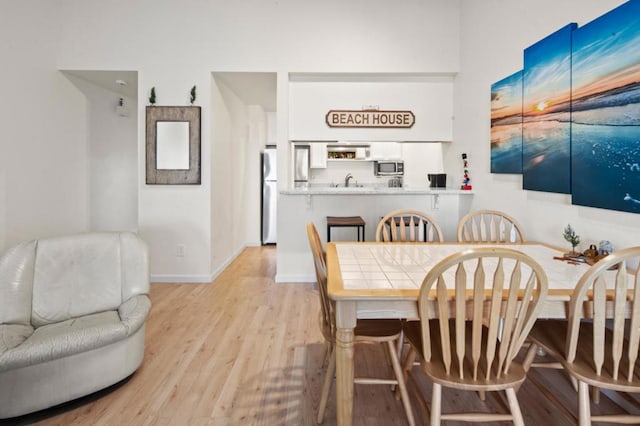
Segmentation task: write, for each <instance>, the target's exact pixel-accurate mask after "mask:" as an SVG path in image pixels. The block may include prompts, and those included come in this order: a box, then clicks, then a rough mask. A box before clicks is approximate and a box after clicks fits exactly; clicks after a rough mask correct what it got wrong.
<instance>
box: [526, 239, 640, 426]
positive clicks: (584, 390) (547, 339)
mask: <svg viewBox="0 0 640 426" xmlns="http://www.w3.org/2000/svg"><path fill="white" fill-rule="evenodd" d="M639 262H640V247H632V248H628V249H624V250H619V251H617V252H615V253H613V254H611V255H609V256H607V257H605V258H603V259H601V260H600V261H599V262H597V263H595V264H594V265H593V266H591V268H589V270H588V271H587V272H585V273H584V274H583V275H582V277H581V278H580V280H579V281H578V284H577V285H576V287H575V289H574V292H573V294H572V296H571V302H570V304H569V315H568V318H567V320H544V321H538V323H536V325H535V326H534V327H533V329H532V331H531V333H530V335H529V340H530V341H531V342H532V345H531V348H530V349H529V351H528V353H527V356H526V357H525V362H524V363H525V369H526V368H528V366H529V365H530V363H531V360H532V359H533V358H534V355H535V352H536V350H537V348H542V349H543V350H544V351H545V352H546V353H547V354H550V355H552V356H553V357H555V358H556V359H558V360H559V361H560V362H561V364H562V367H563V368H564V369H565V370H566V371H567V373H569V375H570V376H571V377H572V378H574V379H575V380H577V382H578V420H579V424H580V425H590V424H591V422H592V421H598V422H612V423H626V424H640V416H637V415H636V416H634V415H631V414H628V413H623V414H611V415H599V416H592V415H591V404H590V402H589V386H592V387H593V388H594V390H595V389H610V390H612V391H618V392H629V393H640V363H639V362H638V355H639V351H638V348H639V347H640V264H639ZM608 318H609V319H608Z"/></svg>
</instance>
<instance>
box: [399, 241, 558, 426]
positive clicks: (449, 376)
mask: <svg viewBox="0 0 640 426" xmlns="http://www.w3.org/2000/svg"><path fill="white" fill-rule="evenodd" d="M546 295H547V276H546V274H545V272H544V271H543V269H542V267H541V266H540V265H539V264H538V263H537V262H536V261H535V260H533V259H532V258H531V257H529V256H528V255H526V254H525V253H522V252H520V251H516V250H512V249H507V248H496V247H479V248H475V249H469V250H464V251H461V252H458V253H455V254H453V255H451V256H449V257H447V258H445V259H443V260H442V261H440V262H439V263H438V264H437V265H436V266H434V267H433V268H432V269H431V270H430V271H429V272H428V273H427V275H426V277H425V279H424V280H423V282H422V287H421V288H420V293H419V298H418V313H419V317H420V321H419V322H407V323H406V324H405V336H406V338H407V340H408V341H409V343H410V344H411V350H410V351H409V353H408V355H407V358H406V362H405V365H404V370H405V374H407V375H408V374H409V372H411V371H412V367H413V363H414V360H415V356H416V354H420V357H421V361H420V368H419V369H418V370H419V371H422V372H423V373H424V374H425V375H426V376H427V378H429V379H430V381H431V382H432V383H433V391H432V397H431V415H430V417H431V424H432V425H439V424H440V422H441V421H442V420H458V421H465V422H486V421H507V420H511V421H513V423H514V424H516V425H523V424H524V422H523V418H522V413H521V411H520V406H519V404H518V399H517V397H516V392H515V387H516V386H518V385H519V384H520V383H522V382H523V381H524V379H525V377H526V372H525V370H524V368H523V366H522V365H521V364H520V363H519V362H517V361H516V360H514V358H515V357H516V355H517V354H518V351H519V350H520V348H521V346H522V344H523V343H524V341H525V338H526V337H527V334H528V333H529V330H530V329H531V327H532V326H533V324H534V322H535V320H536V317H537V316H538V313H539V312H540V309H541V308H542V303H541V302H543V301H544V299H545V297H546ZM434 301H435V306H436V307H435V308H433V306H434ZM434 309H435V311H434ZM413 370H416V369H413ZM443 386H444V387H448V388H454V389H459V390H466V391H477V392H480V393H482V394H484V392H490V391H503V390H504V391H505V393H506V396H507V401H508V404H509V409H510V412H509V413H507V414H502V413H484V412H483V413H468V412H467V413H462V412H458V413H451V412H448V413H442V387H443Z"/></svg>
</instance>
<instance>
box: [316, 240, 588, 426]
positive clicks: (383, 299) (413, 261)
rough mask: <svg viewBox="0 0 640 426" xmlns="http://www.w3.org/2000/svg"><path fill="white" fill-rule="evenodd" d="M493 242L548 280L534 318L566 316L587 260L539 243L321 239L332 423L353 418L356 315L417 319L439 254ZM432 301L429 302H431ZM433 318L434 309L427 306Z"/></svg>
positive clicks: (344, 421)
mask: <svg viewBox="0 0 640 426" xmlns="http://www.w3.org/2000/svg"><path fill="white" fill-rule="evenodd" d="M480 246H482V247H490V246H499V247H506V248H512V249H515V250H519V251H522V252H524V253H526V254H528V255H529V256H531V257H532V258H533V259H534V260H536V261H537V262H538V263H539V264H540V265H541V266H542V267H543V269H544V270H545V272H546V274H547V277H548V279H549V293H548V296H547V298H546V299H545V301H544V304H543V308H542V311H541V313H540V315H539V316H538V317H539V318H566V316H567V312H568V307H569V299H570V296H571V294H572V292H573V289H574V287H575V285H576V283H577V282H578V280H579V279H580V277H581V276H582V274H583V273H584V272H586V271H587V269H588V268H589V266H588V265H586V264H582V263H578V262H567V261H563V260H558V259H554V257H562V255H563V253H562V252H561V251H560V250H558V249H556V248H553V247H551V246H548V245H545V244H539V243H522V244H484V243H483V244H470V243H428V244H425V243H394V244H389V243H374V242H370V243H354V242H331V243H328V244H327V274H328V275H327V280H328V293H329V297H330V298H331V299H332V300H333V301H334V302H335V307H336V328H337V334H336V389H337V398H336V401H337V424H338V425H341V426H343V425H351V424H352V422H353V377H354V367H353V356H354V327H355V325H356V320H357V319H358V318H408V319H417V318H418V303H417V300H418V293H419V291H420V286H421V284H422V280H423V279H424V277H425V276H426V274H427V272H428V271H429V270H430V269H431V268H432V267H433V266H434V265H435V264H437V263H438V262H439V261H440V260H442V259H444V258H445V257H447V256H449V255H451V254H453V253H456V252H459V251H462V250H466V249H470V248H474V247H480ZM434 306H435V305H434ZM433 315H434V317H435V309H434V310H433Z"/></svg>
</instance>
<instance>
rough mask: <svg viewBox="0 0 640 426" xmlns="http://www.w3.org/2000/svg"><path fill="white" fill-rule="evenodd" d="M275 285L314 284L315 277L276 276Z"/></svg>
mask: <svg viewBox="0 0 640 426" xmlns="http://www.w3.org/2000/svg"><path fill="white" fill-rule="evenodd" d="M275 281H276V283H278V284H279V283H315V282H316V277H315V275H282V274H276V277H275Z"/></svg>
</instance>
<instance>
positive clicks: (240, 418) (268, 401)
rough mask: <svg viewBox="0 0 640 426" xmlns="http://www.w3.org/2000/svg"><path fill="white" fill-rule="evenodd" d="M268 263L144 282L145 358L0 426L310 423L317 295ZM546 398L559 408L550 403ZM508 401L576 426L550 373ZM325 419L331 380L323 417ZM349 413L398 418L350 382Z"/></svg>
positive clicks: (564, 389) (376, 359)
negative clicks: (197, 279) (80, 394)
mask: <svg viewBox="0 0 640 426" xmlns="http://www.w3.org/2000/svg"><path fill="white" fill-rule="evenodd" d="M275 264H276V249H275V248H274V247H255V248H248V249H246V250H245V251H244V252H243V253H242V254H241V255H240V256H239V257H238V258H237V259H236V260H235V261H234V262H233V263H232V264H231V265H230V266H229V268H227V269H226V270H225V271H224V272H223V273H222V274H221V275H220V276H219V277H218V278H217V279H216V280H215V281H214V282H213V283H212V284H210V285H200V284H153V285H152V287H151V300H152V303H153V307H152V311H151V315H150V317H149V320H148V322H147V336H146V350H145V358H144V361H143V364H142V366H141V367H140V369H139V370H138V371H137V372H136V373H135V374H134V375H133V376H131V377H130V378H129V379H127V380H125V381H123V382H121V383H120V384H118V385H115V386H113V387H111V388H109V389H106V390H104V391H101V392H98V393H97V394H94V395H91V396H89V397H85V398H82V399H80V400H77V401H74V402H72V403H69V404H66V405H63V406H60V407H56V408H52V409H49V410H44V411H42V412H39V413H35V414H32V415H29V416H25V417H22V418H17V419H10V420H5V421H0V425H8V424H11V425H14V424H40V425H89V424H91V425H220V426H222V425H311V424H314V419H315V414H316V410H317V407H318V402H319V400H320V389H321V387H322V377H323V376H322V373H323V370H322V362H323V356H324V346H323V344H322V342H323V338H322V336H321V334H320V331H319V329H318V322H317V321H318V309H319V302H318V295H317V292H316V290H315V288H314V285H311V284H275V283H274V281H273V278H274V275H275ZM385 356H386V355H385V353H384V351H383V350H382V348H381V346H380V345H372V346H362V345H360V346H357V347H356V362H355V365H356V374H357V375H358V374H366V373H367V372H369V371H379V370H380V369H381V368H386V367H384V366H386V365H388V363H387V362H386V359H385ZM381 366H383V367H381ZM388 373H389V374H391V371H390V369H389V371H388ZM417 387H418V389H419V391H420V392H422V393H423V394H424V395H425V396H426V397H427V398H429V396H430V386H429V384H428V383H427V382H426V380H424V379H421V378H418V379H417ZM448 391H449V390H445V391H444V394H443V401H444V403H443V411H446V410H447V409H448V408H454V407H455V408H460V407H462V406H464V407H472V408H473V409H475V410H500V409H502V408H503V407H504V406H505V400H504V398H502V397H499V396H498V397H496V396H494V395H493V394H489V395H488V396H487V399H486V401H484V402H483V401H481V400H480V399H479V398H478V397H477V396H476V394H474V393H470V392H460V391H449V392H448ZM410 392H412V388H411V387H410ZM545 393H550V394H553V395H555V396H556V397H557V398H559V399H560V400H561V402H562V403H563V404H561V405H557V404H553V403H551V402H549V401H548V399H547V398H545ZM412 398H413V397H412ZM518 398H519V400H520V405H521V407H522V411H523V414H524V417H525V422H526V424H527V425H545V426H549V425H574V424H576V420H575V414H576V406H577V405H576V401H577V399H576V398H577V397H576V394H575V392H574V391H573V389H572V388H571V385H570V383H569V381H568V380H567V379H566V378H565V377H564V376H563V373H562V372H560V371H554V370H541V369H536V370H533V371H532V372H531V373H530V377H529V379H528V380H527V382H525V384H524V385H523V386H522V388H521V389H520V391H519V393H518ZM626 401H627V400H622V399H620V400H619V401H618V403H619V404H622V405H625V404H627V402H626ZM412 402H413V406H414V412H415V414H416V418H417V419H418V421H419V422H422V423H424V422H426V417H425V413H424V412H423V410H422V409H421V406H420V404H419V403H418V401H417V400H416V399H415V398H413V400H412ZM632 402H633V401H632ZM609 409H614V410H618V409H619V408H618V407H616V404H615V403H614V402H612V400H611V399H609V398H607V397H604V396H603V397H602V398H601V402H600V405H599V406H597V407H595V408H593V411H594V413H595V412H597V411H600V410H605V411H606V410H609ZM334 419H335V387H334V388H333V389H332V392H331V396H330V398H329V404H328V407H327V413H326V417H325V422H324V424H325V425H334V424H335V420H334ZM354 419H355V422H354V423H355V424H356V425H385V426H386V425H404V424H406V421H405V416H404V412H403V408H402V404H401V402H400V401H397V400H396V399H395V398H394V396H393V394H392V393H391V392H390V390H389V387H388V386H370V385H367V386H364V385H363V386H356V390H355V407H354ZM448 424H455V423H448ZM485 424H487V423H485Z"/></svg>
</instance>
